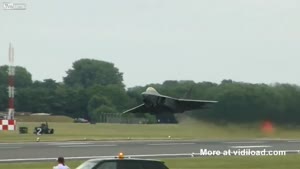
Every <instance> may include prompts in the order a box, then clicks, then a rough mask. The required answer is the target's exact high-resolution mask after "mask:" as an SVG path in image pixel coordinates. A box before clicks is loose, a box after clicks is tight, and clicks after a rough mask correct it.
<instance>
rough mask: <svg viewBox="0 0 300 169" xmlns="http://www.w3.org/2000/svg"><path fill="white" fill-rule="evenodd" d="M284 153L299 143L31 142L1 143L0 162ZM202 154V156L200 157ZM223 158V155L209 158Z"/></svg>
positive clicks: (296, 151)
mask: <svg viewBox="0 0 300 169" xmlns="http://www.w3.org/2000/svg"><path fill="white" fill-rule="evenodd" d="M242 150H248V151H249V150H250V151H263V150H266V151H274V152H278V151H282V152H285V153H286V154H290V153H294V154H300V140H238V141H237V140H232V141H217V140H212V141H201V140H192V141H189V140H186V141H185V140H182V141H178V140H165V141H134V140H128V141H98V142H89V141H86V142H32V143H0V162H13V161H44V160H54V159H56V158H57V157H58V156H64V157H66V159H88V158H94V157H98V156H103V157H107V156H116V155H117V154H118V153H119V152H123V153H124V154H125V155H130V156H132V157H135V156H134V155H136V156H138V157H153V158H154V157H155V158H156V157H176V156H193V155H195V156H204V154H203V153H205V151H206V152H208V153H209V152H217V151H219V152H221V153H222V152H225V151H231V153H232V155H245V154H241V153H240V154H237V153H235V154H234V153H233V152H235V151H242ZM201 151H202V154H201ZM207 155H220V154H207Z"/></svg>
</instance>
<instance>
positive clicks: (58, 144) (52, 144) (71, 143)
mask: <svg viewBox="0 0 300 169" xmlns="http://www.w3.org/2000/svg"><path fill="white" fill-rule="evenodd" d="M87 144H91V143H74V142H69V143H48V145H51V146H60V145H87Z"/></svg>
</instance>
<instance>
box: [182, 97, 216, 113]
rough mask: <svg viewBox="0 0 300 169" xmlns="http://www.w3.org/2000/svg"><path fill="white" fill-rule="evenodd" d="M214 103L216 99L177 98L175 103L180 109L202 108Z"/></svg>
mask: <svg viewBox="0 0 300 169" xmlns="http://www.w3.org/2000/svg"><path fill="white" fill-rule="evenodd" d="M215 103H218V101H210V100H190V99H177V105H178V107H179V108H180V109H181V110H182V111H189V110H194V109H204V108H207V107H208V106H209V105H212V104H215Z"/></svg>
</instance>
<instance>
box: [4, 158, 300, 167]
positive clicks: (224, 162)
mask: <svg viewBox="0 0 300 169" xmlns="http://www.w3.org/2000/svg"><path fill="white" fill-rule="evenodd" d="M162 160H163V161H165V162H166V165H167V166H168V167H169V168H170V169H284V168H288V169H298V168H299V160H300V156H297V155H289V156H269V157H268V156H260V157H245V156H244V157H243V156H232V157H229V156H226V157H203V158H187V159H185V158H180V159H179V158H178V159H162ZM80 163H82V161H67V165H68V166H69V167H71V168H72V169H75V168H76V167H77V166H78V165H79V164H80ZM54 165H55V162H37V163H7V164H5V163H2V164H1V163H0V168H13V169H49V168H52V167H53V166H54Z"/></svg>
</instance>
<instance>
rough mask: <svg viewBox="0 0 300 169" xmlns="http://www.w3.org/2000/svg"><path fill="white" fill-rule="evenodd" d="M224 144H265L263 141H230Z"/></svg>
mask: <svg viewBox="0 0 300 169" xmlns="http://www.w3.org/2000/svg"><path fill="white" fill-rule="evenodd" d="M224 143H226V144H256V143H259V144H261V143H265V142H264V141H232V142H224Z"/></svg>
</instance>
